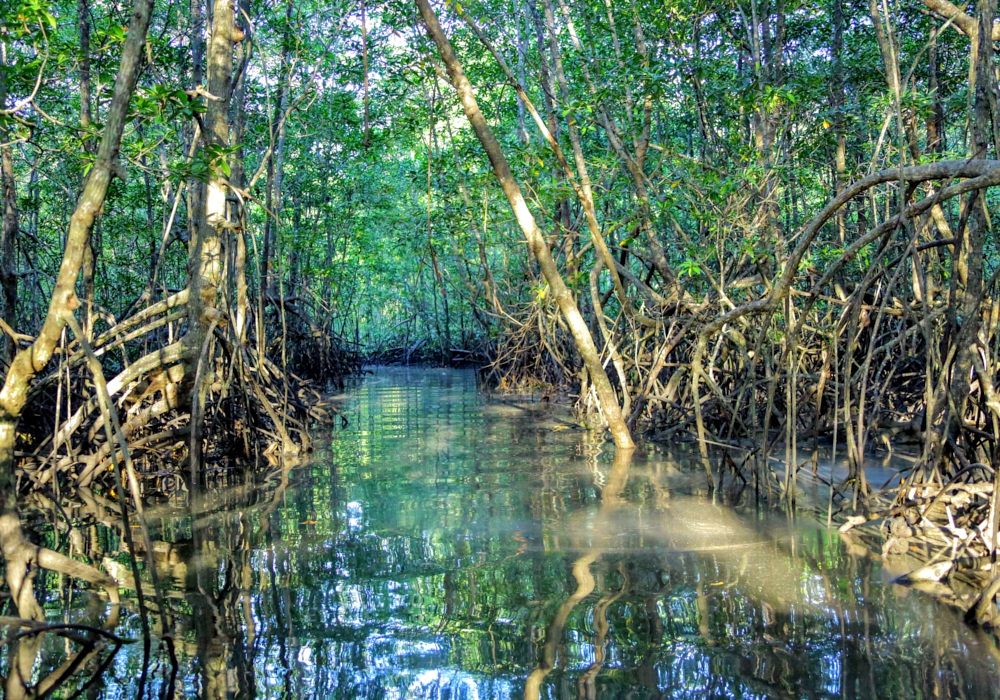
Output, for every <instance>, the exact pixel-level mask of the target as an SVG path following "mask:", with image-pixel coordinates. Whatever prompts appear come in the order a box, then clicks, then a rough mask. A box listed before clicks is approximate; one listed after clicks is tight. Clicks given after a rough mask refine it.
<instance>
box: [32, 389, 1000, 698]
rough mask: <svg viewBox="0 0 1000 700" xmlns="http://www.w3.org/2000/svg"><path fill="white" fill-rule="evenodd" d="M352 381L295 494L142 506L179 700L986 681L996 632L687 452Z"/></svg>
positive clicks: (678, 694)
mask: <svg viewBox="0 0 1000 700" xmlns="http://www.w3.org/2000/svg"><path fill="white" fill-rule="evenodd" d="M351 397H352V398H351V399H350V401H349V403H348V404H347V406H346V408H345V411H346V413H347V415H348V416H349V417H350V420H351V424H350V426H349V427H348V428H346V429H343V430H337V431H336V432H334V434H333V437H332V440H330V442H329V445H328V446H324V447H323V449H321V450H320V451H319V452H317V454H316V455H315V456H314V458H313V459H311V461H310V462H309V463H308V464H307V465H304V466H299V467H297V468H296V469H294V470H292V471H291V473H290V474H287V475H286V476H287V477H288V479H289V485H288V487H287V488H286V489H282V488H281V486H280V484H281V480H280V479H277V478H275V479H272V480H269V481H267V482H265V483H263V484H261V485H259V487H257V488H254V489H245V488H244V489H238V490H236V491H234V492H233V494H229V495H226V494H222V495H219V496H218V497H216V498H215V500H214V501H213V503H210V504H208V505H207V506H206V507H205V509H204V510H203V512H201V513H199V514H198V515H197V516H196V517H195V518H194V519H192V518H191V515H190V512H189V511H186V510H185V509H184V508H182V507H178V508H177V509H176V510H175V509H171V508H169V507H163V508H160V509H158V510H155V511H154V512H153V513H152V514H151V519H152V522H153V525H154V527H155V528H156V529H157V533H158V534H157V538H158V539H160V540H161V541H163V542H167V543H169V552H170V554H169V555H168V557H167V559H166V560H165V561H164V562H163V566H164V570H163V573H164V574H165V578H166V579H167V580H168V582H169V583H170V585H171V586H172V590H171V592H170V601H171V603H172V605H173V606H174V608H175V610H176V611H177V622H176V624H177V625H178V631H177V632H176V637H177V641H178V651H179V656H180V660H181V669H180V678H179V679H178V697H203V698H237V697H242V698H251V697H256V698H437V699H440V700H444V699H446V698H447V699H449V700H459V699H468V700H474V699H475V700H487V699H500V698H532V699H533V698H536V697H537V698H596V697H601V698H661V697H668V698H724V697H742V698H771V697H819V698H841V697H844V698H855V697H863V698H869V697H870V698H874V697H880V698H890V697H891V698H911V697H912V698H922V697H966V698H995V697H1000V683H998V679H1000V674H998V661H997V659H998V658H1000V655H998V653H997V650H996V647H995V644H994V642H993V641H992V639H991V638H990V637H988V636H986V635H985V634H984V633H982V632H980V631H975V630H972V629H969V628H967V627H965V626H964V625H963V624H962V623H961V620H960V617H959V615H958V614H956V613H954V612H952V611H950V610H948V609H947V608H945V607H944V606H942V605H941V604H939V603H936V602H934V601H932V600H931V599H929V598H926V597H923V596H921V595H919V594H917V593H915V592H913V591H910V592H906V591H903V590H902V589H898V588H894V587H893V586H892V585H891V584H889V583H887V582H886V581H884V580H883V579H884V577H883V574H882V571H881V567H880V564H879V563H877V562H875V561H872V560H871V559H870V558H866V557H858V556H852V555H850V554H848V552H847V550H846V548H845V547H844V545H843V544H842V543H841V541H840V539H839V537H838V536H837V534H836V532H830V531H827V530H826V529H825V528H821V527H819V526H818V525H817V524H816V523H815V522H813V521H812V519H811V518H809V517H808V516H806V515H803V514H800V515H799V517H798V518H797V522H795V523H792V522H791V521H790V520H789V519H787V518H786V517H785V516H784V515H782V514H780V513H776V512H773V511H769V510H768V509H767V508H766V507H765V506H763V505H760V506H758V505H757V504H756V503H755V499H754V497H753V494H752V492H750V491H749V490H747V491H745V492H744V493H742V494H741V495H740V496H739V497H738V498H734V499H732V500H734V501H736V503H737V504H736V506H735V507H731V506H728V505H721V504H719V503H713V501H712V499H711V498H710V497H709V495H708V494H707V493H706V492H705V482H704V474H703V473H702V472H700V471H699V469H700V467H697V466H696V465H694V463H693V460H692V461H691V464H692V468H691V469H688V468H686V460H685V459H684V458H680V457H677V456H673V457H670V456H668V455H666V454H664V453H663V452H660V451H649V452H646V451H644V450H640V451H639V453H638V454H637V455H636V456H635V457H634V459H633V461H632V462H631V464H629V463H626V462H624V461H623V460H619V461H617V462H616V461H615V460H614V459H613V448H611V447H610V445H604V444H602V443H599V442H598V441H597V440H596V438H595V436H593V435H592V434H590V433H587V432H585V431H582V430H579V429H578V428H577V427H576V426H575V425H574V422H573V421H572V420H571V417H570V416H569V415H568V414H567V413H565V412H561V410H560V409H559V408H558V407H555V408H553V407H549V406H546V405H543V404H524V405H516V404H515V403H514V402H488V401H487V400H485V399H484V398H483V397H481V396H480V395H478V394H477V392H476V386H475V378H474V375H473V374H472V373H469V372H462V371H441V370H416V369H414V370H403V369H393V370H385V369H383V370H379V371H378V372H377V373H376V374H375V375H374V376H373V377H370V378H368V379H367V380H366V381H365V382H364V383H362V384H361V385H360V386H359V387H358V388H356V389H355V390H354V391H353V392H351ZM678 454H683V453H678ZM721 500H727V499H721ZM109 546H112V545H109ZM164 549H165V551H166V549H167V547H166V545H164ZM50 612H51V614H52V615H54V616H61V615H62V614H63V612H62V609H59V607H58V604H55V603H54V604H53V606H50ZM70 613H72V614H74V615H78V616H81V617H86V615H88V614H90V615H92V614H93V613H92V612H87V610H84V609H82V608H80V606H79V604H78V603H77V604H76V605H74V606H72V607H71V609H70V612H69V613H67V614H70ZM124 619H125V622H126V628H128V629H129V630H130V631H129V633H130V634H133V635H135V636H137V630H138V627H137V625H136V621H135V616H134V614H131V615H130V614H125V615H124ZM140 663H141V653H140V650H139V649H138V648H137V645H130V646H128V647H126V648H124V649H123V650H122V651H121V652H119V654H118V655H117V657H116V658H115V659H114V662H113V664H112V665H111V668H110V669H109V671H108V672H107V673H106V675H105V678H104V682H103V683H102V687H101V688H100V689H99V690H97V691H95V693H96V694H95V697H106V698H118V697H132V696H133V694H134V689H135V683H136V677H137V675H138V668H139V665H140ZM153 678H154V681H153V685H154V687H153V688H152V691H153V692H154V695H155V692H156V689H157V688H161V687H162V683H163V681H162V674H160V675H157V674H156V673H154V674H153ZM68 694H70V693H69V692H67V695H68Z"/></svg>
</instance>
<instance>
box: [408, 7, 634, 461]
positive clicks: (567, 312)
mask: <svg viewBox="0 0 1000 700" xmlns="http://www.w3.org/2000/svg"><path fill="white" fill-rule="evenodd" d="M417 7H418V8H419V10H420V14H421V16H422V17H423V20H424V24H425V25H426V27H427V31H428V33H429V34H430V36H431V38H432V39H433V40H434V43H435V44H437V47H438V51H440V53H441V58H442V60H443V61H444V63H445V66H446V67H447V69H448V75H449V76H450V77H451V81H452V83H453V84H454V86H455V89H456V91H457V92H458V97H459V100H460V101H461V103H462V108H463V110H464V111H465V116H466V117H467V118H468V120H469V123H470V124H471V125H472V128H473V130H474V131H475V133H476V137H477V138H478V139H479V142H480V143H481V144H482V146H483V150H485V151H486V155H487V156H488V157H489V160H490V164H491V165H492V167H493V173H494V174H495V175H496V177H497V179H498V180H499V181H500V187H501V189H503V192H504V194H505V195H506V197H507V201H508V202H509V203H510V206H511V209H512V210H513V212H514V216H515V218H516V219H517V222H518V224H519V225H520V227H521V230H522V231H523V232H524V236H525V238H526V239H527V240H528V246H529V247H530V248H531V252H532V253H533V254H534V256H535V258H536V259H537V260H538V264H539V267H541V269H542V274H543V275H544V276H545V280H546V281H547V282H548V283H549V287H550V288H551V289H552V295H553V298H554V300H555V302H556V304H558V306H559V309H560V311H561V312H562V314H563V317H564V318H565V319H566V323H567V325H568V326H569V329H570V332H571V333H572V335H573V340H574V342H575V344H576V348H577V351H578V352H579V353H580V356H581V357H582V358H583V362H584V364H585V365H586V367H587V371H588V372H589V373H590V377H591V379H592V381H593V382H594V387H595V389H596V392H597V399H598V402H599V403H600V406H601V410H602V412H603V413H604V417H605V419H606V420H607V421H608V426H609V427H610V429H611V434H612V436H613V437H614V440H615V444H616V445H617V446H618V447H619V448H631V447H633V446H634V443H633V442H632V436H631V434H630V433H629V429H628V426H626V425H625V420H624V418H623V416H622V412H621V407H620V406H619V405H618V398H617V397H616V396H615V392H614V389H613V388H612V386H611V382H610V381H609V380H608V375H607V373H606V372H605V371H604V367H603V365H602V364H601V357H600V354H599V353H598V352H597V347H596V346H595V345H594V339H593V337H592V336H591V334H590V329H589V328H588V327H587V323H586V321H584V319H583V316H581V315H580V310H579V308H577V305H576V301H575V300H574V299H573V295H572V294H571V293H570V291H569V289H568V288H567V287H566V283H565V282H563V279H562V277H561V276H560V274H559V270H558V268H557V267H556V262H555V260H554V259H553V257H552V251H551V250H549V246H548V243H546V241H545V237H544V236H543V235H542V232H541V231H540V230H539V228H538V225H537V224H536V223H535V218H534V216H532V214H531V211H530V210H529V209H528V205H527V203H526V202H525V201H524V197H523V195H522V194H521V188H520V187H519V186H518V184H517V182H515V180H514V177H513V175H512V174H511V171H510V165H509V164H508V163H507V159H506V157H505V156H504V154H503V151H502V150H501V149H500V143H499V142H498V141H497V140H496V137H495V136H494V135H493V132H492V131H490V128H489V126H488V125H487V123H486V119H485V118H484V117H483V113H482V112H481V111H480V110H479V105H478V103H477V102H476V97H475V94H474V93H473V91H472V85H470V84H469V80H468V78H466V76H465V71H463V70H462V65H461V63H460V62H459V60H458V57H457V56H456V55H455V52H454V50H453V49H452V46H451V42H449V41H448V38H447V37H446V36H445V34H444V31H443V30H442V29H441V25H440V24H438V20H437V16H436V15H435V14H434V10H433V9H431V6H430V3H429V2H428V0H417Z"/></svg>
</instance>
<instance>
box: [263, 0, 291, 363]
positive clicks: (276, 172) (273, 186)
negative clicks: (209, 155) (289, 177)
mask: <svg viewBox="0 0 1000 700" xmlns="http://www.w3.org/2000/svg"><path fill="white" fill-rule="evenodd" d="M291 25H292V2H291V0H289V2H288V3H287V4H286V5H285V30H284V34H283V35H282V36H283V38H282V43H281V73H280V75H279V78H278V81H279V82H278V94H277V96H276V97H277V103H276V107H275V112H274V124H275V125H276V126H277V127H278V133H276V134H272V138H274V139H276V141H277V143H276V144H275V147H274V149H272V152H271V157H270V158H269V159H268V161H267V184H266V186H265V198H266V205H267V209H268V211H270V212H272V213H273V216H268V217H267V221H265V222H264V246H263V248H264V250H263V252H262V253H261V262H260V270H261V272H260V303H261V308H263V307H264V306H266V305H267V297H268V295H269V294H271V293H272V280H271V259H272V258H273V257H274V256H275V253H276V247H277V246H276V243H277V237H278V227H279V226H280V224H281V184H282V179H283V178H282V171H283V169H284V164H285V121H284V119H282V117H283V116H284V114H285V110H286V109H287V106H286V102H288V94H287V93H288V85H287V82H288V76H287V73H288V54H289V53H290V51H291ZM261 331H263V329H261ZM260 342H262V343H263V339H261V340H260ZM262 347H263V345H262Z"/></svg>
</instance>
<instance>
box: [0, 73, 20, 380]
mask: <svg viewBox="0 0 1000 700" xmlns="http://www.w3.org/2000/svg"><path fill="white" fill-rule="evenodd" d="M5 64H6V61H0V68H3V66H4V65H5ZM6 75H7V74H6V71H4V70H0V104H6V103H7V81H6ZM10 140H11V139H10V138H9V137H8V132H7V131H6V130H2V131H0V143H2V144H3V145H2V146H0V194H2V206H3V228H2V230H0V295H2V299H0V314H2V316H3V320H4V321H6V322H7V325H9V326H10V327H11V328H17V275H16V274H15V268H16V267H17V238H18V233H19V222H18V212H17V181H16V180H15V178H14V149H13V148H12V147H11V145H10ZM16 349H17V343H16V342H15V341H14V339H13V338H11V337H10V336H9V335H7V334H6V333H4V334H3V346H2V355H3V361H4V363H5V364H7V365H9V364H10V361H11V360H12V359H13V358H14V352H15V350H16Z"/></svg>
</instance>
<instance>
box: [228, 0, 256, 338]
mask: <svg viewBox="0 0 1000 700" xmlns="http://www.w3.org/2000/svg"><path fill="white" fill-rule="evenodd" d="M240 10H241V11H240V13H239V15H238V16H237V19H236V33H237V35H239V36H241V37H242V40H241V41H240V42H239V43H238V44H237V48H236V63H237V65H238V66H239V73H238V77H237V80H236V90H235V93H234V95H233V100H234V102H235V107H234V109H233V143H234V144H235V146H236V149H237V150H236V154H235V157H234V158H233V164H232V178H231V179H232V183H233V185H234V186H236V187H237V188H239V189H243V187H244V185H245V183H244V180H245V165H244V148H243V140H244V138H245V137H246V92H247V90H246V72H247V64H248V63H249V61H250V47H251V43H250V36H249V34H250V26H249V24H248V22H247V20H246V17H245V16H244V15H246V14H248V12H249V0H241V2H240ZM233 219H234V221H235V222H236V230H235V231H234V235H233V238H234V243H235V246H234V247H235V250H234V252H233V277H234V278H235V280H234V281H235V288H236V319H235V324H236V327H235V328H234V329H233V332H234V335H235V336H236V338H237V339H238V340H239V341H240V342H241V343H244V342H246V327H247V316H248V314H249V294H248V289H249V287H248V285H247V237H246V208H245V206H244V205H243V204H239V205H237V207H236V212H235V216H234V217H233Z"/></svg>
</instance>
